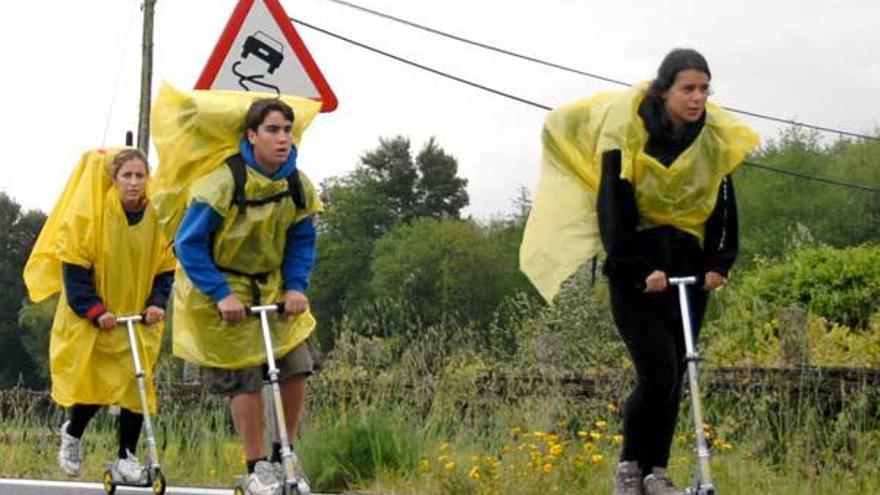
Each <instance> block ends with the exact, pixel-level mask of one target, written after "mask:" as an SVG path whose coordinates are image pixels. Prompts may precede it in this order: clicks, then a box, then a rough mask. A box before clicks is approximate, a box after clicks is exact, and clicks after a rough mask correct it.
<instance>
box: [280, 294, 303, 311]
mask: <svg viewBox="0 0 880 495" xmlns="http://www.w3.org/2000/svg"><path fill="white" fill-rule="evenodd" d="M282 302H283V303H284V314H285V315H298V314H300V313H304V312H305V311H306V310H307V309H309V298H307V297H306V295H305V294H303V293H302V292H300V291H298V290H289V291H286V292H285V293H284V297H283V301H282Z"/></svg>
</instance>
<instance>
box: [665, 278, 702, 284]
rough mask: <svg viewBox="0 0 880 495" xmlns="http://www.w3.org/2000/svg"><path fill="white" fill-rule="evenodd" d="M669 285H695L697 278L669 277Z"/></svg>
mask: <svg viewBox="0 0 880 495" xmlns="http://www.w3.org/2000/svg"><path fill="white" fill-rule="evenodd" d="M669 283H670V285H694V284H695V283H697V277H694V276H690V277H670V278H669Z"/></svg>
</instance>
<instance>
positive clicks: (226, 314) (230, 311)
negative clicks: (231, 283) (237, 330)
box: [217, 294, 247, 323]
mask: <svg viewBox="0 0 880 495" xmlns="http://www.w3.org/2000/svg"><path fill="white" fill-rule="evenodd" d="M217 309H219V310H220V317H221V318H223V319H224V320H225V321H228V322H230V323H237V322H239V321H241V320H243V319H244V317H245V315H246V314H247V309H246V308H245V307H244V304H242V303H241V300H239V299H238V296H236V295H235V294H229V295H228V296H226V297H224V298H223V299H221V300H220V302H218V303H217Z"/></svg>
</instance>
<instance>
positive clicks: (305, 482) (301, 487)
mask: <svg viewBox="0 0 880 495" xmlns="http://www.w3.org/2000/svg"><path fill="white" fill-rule="evenodd" d="M272 467H273V468H275V472H276V473H277V476H278V479H279V480H280V481H281V482H284V481H285V479H286V476H285V475H284V463H280V462H273V463H272ZM293 476H294V479H295V480H296V488H297V490H298V491H299V495H310V494H311V493H312V488H311V486H310V484H309V478H308V477H307V476H306V472H305V471H303V468H302V463H300V462H299V457H297V456H296V453H295V452H294V453H293Z"/></svg>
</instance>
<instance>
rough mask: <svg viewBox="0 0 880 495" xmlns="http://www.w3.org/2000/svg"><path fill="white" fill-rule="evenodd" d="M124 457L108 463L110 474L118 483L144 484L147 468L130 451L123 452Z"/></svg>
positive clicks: (145, 482)
mask: <svg viewBox="0 0 880 495" xmlns="http://www.w3.org/2000/svg"><path fill="white" fill-rule="evenodd" d="M125 455H126V457H125V459H116V460H115V461H113V464H111V465H110V475H111V476H113V480H114V481H116V482H118V483H124V484H128V485H146V484H147V469H146V468H145V467H144V466H143V464H141V463H140V461H138V459H137V457H135V456H134V455H133V454H132V453H131V452H128V451H126V452H125Z"/></svg>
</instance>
